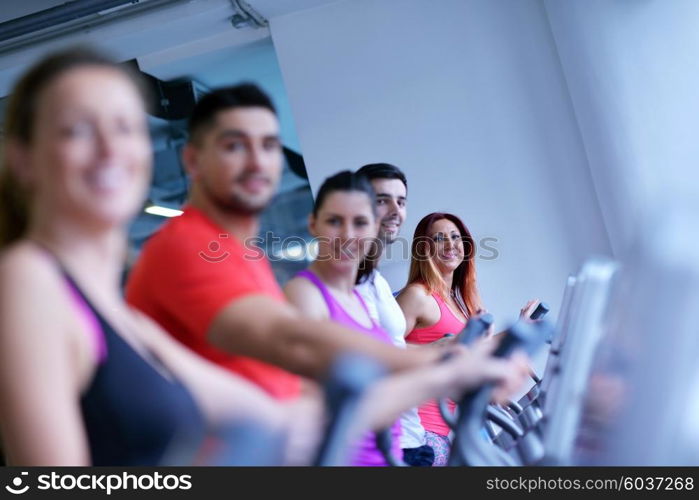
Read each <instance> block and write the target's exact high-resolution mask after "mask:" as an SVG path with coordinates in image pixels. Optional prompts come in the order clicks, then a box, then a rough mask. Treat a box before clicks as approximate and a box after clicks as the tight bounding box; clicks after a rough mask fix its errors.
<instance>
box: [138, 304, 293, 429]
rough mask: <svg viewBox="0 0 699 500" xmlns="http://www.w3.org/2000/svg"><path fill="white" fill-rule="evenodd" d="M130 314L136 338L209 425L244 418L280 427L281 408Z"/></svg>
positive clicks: (147, 321) (147, 320)
mask: <svg viewBox="0 0 699 500" xmlns="http://www.w3.org/2000/svg"><path fill="white" fill-rule="evenodd" d="M133 312H134V314H135V315H136V317H137V321H138V322H139V328H138V333H139V336H140V337H141V338H142V339H143V341H144V343H147V344H148V345H149V346H150V348H151V349H153V350H154V351H155V352H157V353H158V356H159V357H160V358H161V359H162V360H163V361H164V362H165V363H166V365H167V366H168V367H169V368H170V369H171V370H172V371H173V372H174V373H175V374H176V375H177V377H178V378H179V379H180V380H181V381H182V382H183V383H184V384H185V385H186V386H187V388H188V389H189V391H190V392H191V393H192V395H193V396H194V399H195V400H196V402H197V404H198V406H199V408H200V409H201V410H202V411H203V413H204V416H205V417H206V419H207V421H208V422H209V423H210V424H213V425H217V424H221V423H225V422H228V421H230V420H234V419H246V420H255V421H257V422H264V423H265V424H266V425H267V426H269V427H279V426H281V425H283V413H284V411H283V408H282V405H281V404H280V403H278V402H277V401H276V400H274V399H273V398H272V397H271V396H269V395H268V394H267V393H265V392H264V391H263V390H262V389H260V388H259V387H258V386H256V385H254V384H253V383H251V382H248V381H247V380H245V379H244V378H242V377H238V376H236V375H234V374H232V373H230V372H229V371H227V370H225V369H223V368H221V367H219V366H218V365H215V364H214V363H211V362H210V361H208V360H206V359H205V358H203V357H201V356H199V355H198V354H195V353H193V352H192V351H190V350H189V349H188V348H186V347H184V346H183V345H181V344H180V343H179V342H177V341H176V340H175V339H173V338H172V337H170V336H169V335H168V334H167V333H166V332H164V331H163V330H162V329H161V328H160V327H159V326H158V325H157V324H156V323H155V322H153V321H152V320H151V319H150V318H148V317H146V316H144V315H142V314H141V313H139V312H138V311H135V310H134V311H133Z"/></svg>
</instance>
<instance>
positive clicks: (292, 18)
mask: <svg viewBox="0 0 699 500" xmlns="http://www.w3.org/2000/svg"><path fill="white" fill-rule="evenodd" d="M270 29H271V32H272V38H273V40H274V44H275V47H276V50H277V54H278V58H279V62H280V66H281V68H282V73H283V75H284V79H285V83H286V86H287V92H288V95H289V98H290V101H291V106H292V109H293V112H294V121H295V123H296V128H297V132H298V134H299V138H300V141H301V148H302V152H303V154H304V157H305V160H306V164H307V166H308V170H309V174H310V179H311V185H312V186H313V188H314V189H317V187H318V186H319V184H320V183H321V182H322V180H323V179H324V178H325V177H327V176H328V175H330V174H332V173H334V172H336V171H338V170H341V169H356V168H358V167H359V166H361V165H363V164H365V163H368V162H376V161H387V162H391V163H394V164H396V165H398V166H400V167H401V168H402V169H404V170H405V172H406V174H407V176H408V181H409V186H410V190H409V218H408V222H407V224H406V227H405V229H404V232H403V235H404V236H405V237H407V238H408V239H409V238H411V237H412V232H413V229H414V227H415V225H416V223H417V221H418V220H419V219H420V218H421V217H422V216H424V215H426V214H427V213H429V212H432V211H437V210H444V211H451V212H454V213H456V214H458V215H460V216H462V218H463V219H464V221H465V222H466V224H467V225H468V226H469V227H470V228H471V230H472V232H473V233H474V236H475V237H476V239H477V240H478V239H480V238H484V237H494V238H497V239H498V243H497V244H496V245H495V246H496V247H497V249H498V251H499V257H498V259H496V260H490V261H487V260H483V259H479V260H478V261H477V266H478V271H479V278H480V279H479V281H480V288H481V292H482V295H483V298H484V300H485V303H486V305H487V307H488V308H489V309H490V310H491V311H492V312H494V313H495V314H496V315H497V316H498V318H499V319H500V320H501V324H502V320H504V319H507V318H512V317H514V316H515V315H516V314H517V312H518V311H519V308H520V307H521V305H523V304H524V302H525V299H527V298H529V297H541V298H542V299H544V300H547V301H550V302H551V305H552V306H553V307H554V308H555V309H557V307H558V304H559V301H560V298H561V293H562V290H563V285H564V281H565V278H566V276H567V274H568V273H571V272H574V271H576V269H577V267H578V265H579V264H580V262H581V260H582V259H583V258H584V257H585V256H587V255H588V254H590V253H594V252H596V253H609V251H610V249H609V243H608V239H607V235H606V231H605V228H604V225H603V222H602V218H601V215H600V211H599V208H598V203H597V200H596V195H595V192H594V190H593V186H592V180H591V178H590V175H589V170H588V166H587V158H586V154H585V149H584V147H583V144H582V141H581V137H580V134H579V130H578V127H577V124H576V120H575V115H574V113H573V108H572V103H571V101H570V97H569V94H568V91H567V88H566V84H565V81H564V78H563V73H562V71H561V68H560V63H559V60H558V55H557V52H556V50H555V46H554V44H553V38H552V36H551V31H550V27H549V24H548V19H547V17H546V12H545V9H544V6H543V4H542V3H541V2H540V1H538V0H531V1H524V0H520V1H516V2H515V1H503V2H493V1H492V0H480V1H478V0H476V1H463V0H440V1H439V2H424V1H419V0H400V1H398V0H395V1H391V0H352V1H340V2H337V3H334V4H331V5H327V6H323V7H319V8H316V9H311V10H306V11H301V12H297V13H293V14H289V15H287V16H284V17H277V18H273V19H271V24H270ZM396 253H400V252H396ZM489 253H490V252H483V254H485V255H488V254H489ZM407 266H408V261H407V259H400V258H398V259H395V258H394V262H391V263H388V264H387V265H386V266H384V270H385V271H386V274H387V276H388V278H389V281H390V282H391V285H392V286H393V287H394V288H399V287H401V286H402V285H403V284H404V281H405V278H406V277H407Z"/></svg>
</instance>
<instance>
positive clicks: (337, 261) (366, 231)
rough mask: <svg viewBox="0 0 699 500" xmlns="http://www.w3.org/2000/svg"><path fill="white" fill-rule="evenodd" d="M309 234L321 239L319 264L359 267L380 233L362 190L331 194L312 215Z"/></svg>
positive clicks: (369, 203)
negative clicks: (327, 263) (328, 263)
mask: <svg viewBox="0 0 699 500" xmlns="http://www.w3.org/2000/svg"><path fill="white" fill-rule="evenodd" d="M309 231H310V233H311V235H313V236H314V237H315V238H317V239H318V257H317V260H318V261H320V262H331V263H332V264H333V265H340V266H344V267H347V268H356V267H357V266H358V265H359V262H360V261H361V259H362V258H363V257H364V256H365V255H366V253H367V252H369V251H370V249H371V245H372V242H373V238H376V234H377V227H376V218H375V216H374V213H373V210H372V206H371V200H370V198H369V196H368V195H367V194H366V193H364V192H362V191H334V192H332V193H330V194H328V195H327V197H326V198H325V199H324V201H323V204H322V205H321V206H320V207H319V208H318V211H317V213H316V215H311V217H310V220H309Z"/></svg>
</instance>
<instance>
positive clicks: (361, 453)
mask: <svg viewBox="0 0 699 500" xmlns="http://www.w3.org/2000/svg"><path fill="white" fill-rule="evenodd" d="M296 276H301V277H303V278H306V279H307V280H309V281H310V282H311V283H313V284H314V285H315V286H316V288H318V290H320V293H321V294H322V295H323V299H324V300H325V303H326V305H327V306H328V311H329V313H330V318H329V319H331V320H332V321H335V322H336V323H339V324H341V325H343V326H346V327H348V328H352V329H353V330H357V331H359V332H362V333H365V334H367V335H369V336H370V337H372V338H375V339H376V340H379V341H380V342H384V343H386V344H390V345H393V342H391V339H390V338H389V336H388V333H386V331H385V330H384V329H383V328H381V327H380V326H379V325H378V324H376V323H375V322H374V320H373V319H372V318H371V315H370V314H369V309H368V308H367V306H366V304H365V303H364V300H363V299H362V296H361V295H359V293H358V292H357V291H356V290H355V291H354V294H355V296H356V297H357V298H358V299H359V302H360V303H361V304H362V307H363V308H364V311H366V313H367V316H368V317H369V318H370V319H371V328H367V327H366V326H364V325H362V324H361V323H358V322H357V320H355V319H354V318H353V317H352V316H350V315H349V314H348V313H347V311H345V309H344V308H343V307H342V305H341V304H340V303H339V302H338V301H337V300H335V297H333V296H332V294H331V293H330V290H328V288H327V287H326V286H325V284H324V283H323V282H322V281H321V280H320V278H318V276H316V275H315V274H313V272H312V271H309V270H308V269H305V270H303V271H301V272H299V273H297V274H296ZM400 434H401V426H400V421H399V420H396V421H395V422H394V423H393V425H392V426H391V438H392V439H391V452H392V453H393V455H394V456H395V457H397V458H399V459H402V457H403V454H402V452H401V449H400V443H399V440H400ZM351 465H353V466H362V467H375V466H386V465H388V464H387V463H386V459H384V457H383V454H382V453H381V451H379V449H378V448H377V446H376V434H375V433H373V432H367V433H366V434H365V435H364V436H363V437H362V439H361V441H360V442H359V443H357V446H356V447H355V452H354V454H353V458H352V463H351Z"/></svg>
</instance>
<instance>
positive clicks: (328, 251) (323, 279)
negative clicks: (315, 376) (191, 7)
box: [284, 171, 400, 466]
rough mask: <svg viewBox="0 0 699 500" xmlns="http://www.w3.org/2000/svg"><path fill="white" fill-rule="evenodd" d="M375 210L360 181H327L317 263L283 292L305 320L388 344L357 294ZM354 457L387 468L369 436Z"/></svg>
mask: <svg viewBox="0 0 699 500" xmlns="http://www.w3.org/2000/svg"><path fill="white" fill-rule="evenodd" d="M375 208H376V207H375V202H374V193H373V191H372V189H371V185H370V184H369V182H368V181H367V180H366V179H365V178H364V177H362V176H357V175H355V174H352V173H351V172H349V171H347V172H341V173H339V174H337V175H335V176H333V177H331V178H329V179H328V180H326V181H325V183H323V186H322V187H321V188H320V190H319V192H318V196H317V198H316V205H315V208H314V211H313V214H312V215H311V217H310V221H309V229H310V232H311V234H312V235H313V236H314V237H315V238H316V239H317V241H318V255H317V258H316V260H315V261H314V262H313V264H311V266H310V267H309V268H308V269H306V270H304V271H301V272H300V273H298V274H297V275H296V277H294V278H293V279H291V280H290V281H289V282H288V283H287V285H286V287H285V289H284V292H285V293H286V295H287V297H288V298H289V301H290V302H292V303H293V304H295V305H296V306H298V308H299V309H301V310H302V311H303V312H304V313H305V314H306V315H308V316H311V317H313V318H316V319H330V320H332V321H335V322H337V323H340V324H342V325H344V326H347V327H349V328H353V329H355V330H358V331H360V332H363V333H366V334H367V335H369V336H371V337H373V338H375V339H377V340H379V341H381V342H385V343H387V344H392V342H391V340H390V338H389V336H388V334H387V333H386V332H385V331H384V330H383V329H382V328H381V327H380V326H379V325H377V324H376V323H375V322H374V321H373V320H372V319H371V317H370V315H369V311H368V310H367V307H366V305H365V304H364V301H363V300H362V298H361V296H360V295H359V293H358V292H357V291H356V290H355V282H356V278H357V272H358V270H359V263H360V262H361V261H362V259H363V257H364V256H365V255H366V254H367V253H368V252H370V251H371V248H372V243H373V240H374V238H376V235H377V230H378V226H377V221H376V215H375ZM391 435H392V438H393V441H392V445H393V449H392V451H393V453H394V455H395V456H397V457H398V456H400V445H399V437H400V424H399V422H398V421H396V422H394V424H393V425H392V426H391ZM352 455H353V458H352V462H351V464H352V465H360V466H382V465H387V464H386V460H385V459H384V457H383V455H382V454H381V452H380V451H379V450H378V448H377V446H376V438H375V434H374V433H373V432H369V433H366V434H365V435H364V436H363V437H362V439H361V442H359V443H357V446H356V448H355V449H354V450H353V453H352Z"/></svg>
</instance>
